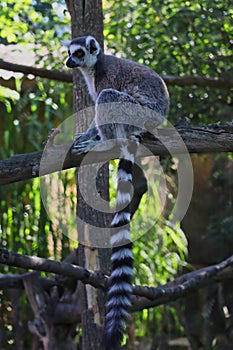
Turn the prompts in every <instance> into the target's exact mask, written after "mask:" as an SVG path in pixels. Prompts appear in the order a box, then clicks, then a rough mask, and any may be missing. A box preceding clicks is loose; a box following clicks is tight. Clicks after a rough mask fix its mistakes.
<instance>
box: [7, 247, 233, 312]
mask: <svg viewBox="0 0 233 350" xmlns="http://www.w3.org/2000/svg"><path fill="white" fill-rule="evenodd" d="M0 263H2V264H6V265H10V266H15V267H22V268H24V269H33V270H37V271H45V272H52V273H56V274H60V275H64V276H69V277H71V278H74V279H78V280H81V281H82V282H83V283H84V284H90V285H92V286H93V287H96V288H104V289H105V288H107V283H108V277H107V276H104V275H103V274H102V273H101V272H99V271H98V272H97V271H89V270H87V269H84V268H82V267H80V266H77V265H72V264H67V263H60V262H57V261H52V260H49V259H44V258H39V257H34V256H33V257H32V256H27V255H20V254H17V253H14V252H9V251H8V250H6V249H2V248H1V249H0ZM232 268H233V256H231V257H229V258H228V259H226V260H224V261H222V262H220V263H219V264H216V265H212V266H208V267H205V268H202V269H199V270H196V271H193V272H189V273H187V274H184V275H182V276H180V277H178V278H176V279H174V280H173V281H172V282H169V283H167V284H165V285H163V286H159V287H156V288H153V287H147V286H137V285H134V286H133V293H134V296H133V299H132V301H133V306H132V311H139V310H142V309H145V308H150V307H155V306H158V305H161V304H165V303H168V302H171V301H175V300H177V299H180V298H182V297H184V296H186V295H188V294H190V293H191V292H193V291H196V290H197V289H199V288H202V287H205V286H207V285H209V284H211V283H213V282H215V281H221V280H225V279H228V278H232ZM17 279H19V276H17ZM22 279H23V280H25V274H24V275H22ZM18 283H19V281H18ZM20 283H21V282H20ZM46 283H47V282H46ZM49 283H52V282H51V281H50V282H49ZM8 286H9V287H13V285H8Z"/></svg>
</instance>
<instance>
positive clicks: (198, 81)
mask: <svg viewBox="0 0 233 350" xmlns="http://www.w3.org/2000/svg"><path fill="white" fill-rule="evenodd" d="M0 68H1V69H5V70H8V71H13V72H20V73H24V74H32V75H35V76H38V77H41V78H47V79H51V80H57V81H62V82H67V83H72V81H73V77H72V74H70V73H66V72H62V71H59V70H49V69H43V68H35V67H31V66H25V65H22V64H16V63H11V62H7V61H4V60H0ZM163 79H164V81H165V82H166V84H167V85H178V86H190V85H197V86H202V87H211V88H218V89H230V88H232V87H233V79H230V78H227V79H226V78H207V77H199V76H182V77H179V76H172V75H167V76H163Z"/></svg>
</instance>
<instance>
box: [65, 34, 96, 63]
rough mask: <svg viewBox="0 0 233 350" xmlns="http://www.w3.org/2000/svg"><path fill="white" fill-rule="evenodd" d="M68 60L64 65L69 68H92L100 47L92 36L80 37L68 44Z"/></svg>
mask: <svg viewBox="0 0 233 350" xmlns="http://www.w3.org/2000/svg"><path fill="white" fill-rule="evenodd" d="M67 46H68V54H69V58H68V60H67V61H66V65H67V67H69V68H75V67H80V68H82V67H83V68H85V67H87V68H92V67H94V65H95V64H96V62H97V56H98V54H99V53H100V45H99V43H98V42H97V41H96V39H95V38H94V37H92V36H87V37H80V38H76V39H74V40H72V41H71V42H70V43H68V45H67Z"/></svg>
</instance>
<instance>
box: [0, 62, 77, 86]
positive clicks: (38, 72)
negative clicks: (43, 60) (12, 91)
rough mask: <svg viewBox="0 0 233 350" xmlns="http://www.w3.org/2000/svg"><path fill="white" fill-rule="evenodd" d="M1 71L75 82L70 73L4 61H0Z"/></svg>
mask: <svg viewBox="0 0 233 350" xmlns="http://www.w3.org/2000/svg"><path fill="white" fill-rule="evenodd" d="M0 69H5V70H8V71H13V72H20V73H24V74H32V75H35V76H36V77H41V78H47V79H51V80H57V81H61V82H66V83H72V82H73V77H72V74H70V73H66V72H62V71H59V70H51V69H44V68H35V67H32V66H25V65H23V64H17V63H11V62H7V61H4V60H0Z"/></svg>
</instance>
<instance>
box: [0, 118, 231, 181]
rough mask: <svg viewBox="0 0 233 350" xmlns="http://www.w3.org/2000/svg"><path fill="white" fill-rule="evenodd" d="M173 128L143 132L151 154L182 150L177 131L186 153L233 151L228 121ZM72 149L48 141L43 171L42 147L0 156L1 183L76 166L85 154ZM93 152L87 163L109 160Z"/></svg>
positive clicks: (106, 153) (68, 146)
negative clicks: (39, 149)
mask: <svg viewBox="0 0 233 350" xmlns="http://www.w3.org/2000/svg"><path fill="white" fill-rule="evenodd" d="M176 130H177V132H178V133H179V134H177V133H174V130H173V129H169V128H165V129H159V130H158V134H159V139H155V138H154V137H152V136H151V135H145V137H144V139H143V142H142V144H143V145H144V146H145V148H146V149H148V150H150V151H151V152H152V153H153V154H154V155H162V156H166V155H169V150H172V153H173V154H179V153H183V152H184V148H183V145H182V144H181V142H180V141H179V135H180V136H181V138H182V139H183V141H184V143H185V145H186V147H187V149H188V152H189V153H214V152H233V124H232V123H229V124H228V125H220V124H214V125H211V126H208V127H201V126H189V125H188V126H187V124H185V125H182V124H181V125H178V126H177V128H176ZM53 137H55V136H53ZM48 142H51V141H48ZM71 149H72V144H69V145H64V146H63V145H60V146H55V145H53V143H52V142H51V146H50V147H47V148H46V160H47V163H48V164H45V163H44V162H43V172H40V170H41V169H40V164H41V159H42V155H43V152H42V151H40V152H33V153H29V154H18V155H14V156H12V157H10V158H8V159H5V160H1V161H0V185H5V184H9V183H12V182H17V181H21V180H27V179H31V178H34V177H38V176H40V175H45V174H50V173H52V172H56V171H59V170H64V169H69V168H72V167H79V166H80V164H81V162H82V159H83V157H84V154H82V155H75V154H74V153H72V151H71ZM64 152H65V154H66V156H65V157H63V155H64ZM111 152H112V151H111ZM93 153H94V155H93V156H90V157H88V162H89V163H96V162H100V161H106V160H109V152H106V151H105V152H93ZM111 154H113V156H112V158H118V156H119V154H118V151H117V150H116V151H114V152H112V153H111ZM148 154H149V152H148ZM148 154H144V155H142V156H146V155H148ZM62 158H64V162H63V163H62V164H61V159H62Z"/></svg>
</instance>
